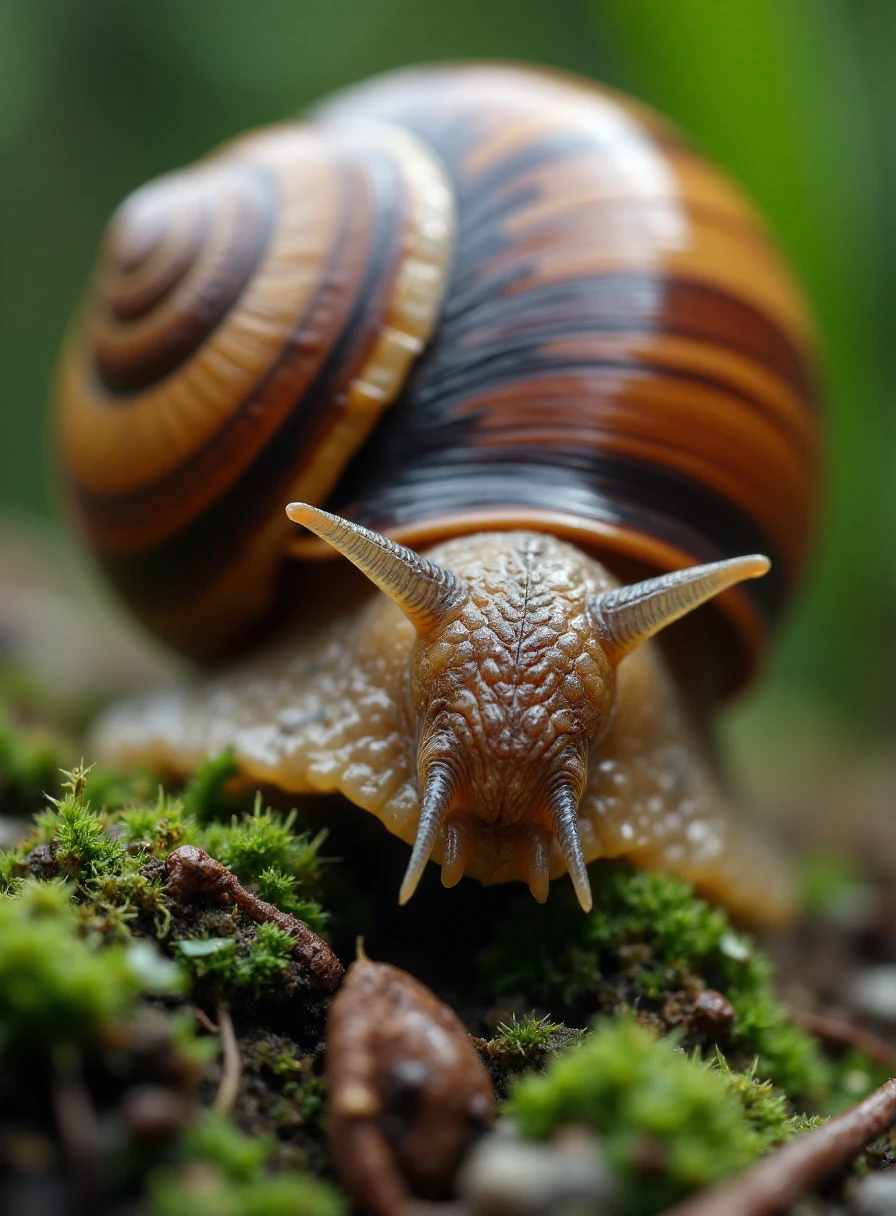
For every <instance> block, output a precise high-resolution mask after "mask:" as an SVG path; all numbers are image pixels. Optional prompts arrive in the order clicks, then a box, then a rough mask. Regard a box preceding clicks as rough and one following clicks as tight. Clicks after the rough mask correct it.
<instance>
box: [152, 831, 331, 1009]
mask: <svg viewBox="0 0 896 1216" xmlns="http://www.w3.org/2000/svg"><path fill="white" fill-rule="evenodd" d="M165 868H166V870H167V872H168V883H167V886H168V890H169V891H170V892H171V893H172V894H174V895H178V896H180V895H186V896H190V895H211V896H213V897H214V898H217V899H221V898H223V897H224V896H229V897H230V898H231V899H232V900H233V902H234V903H235V904H237V905H238V906H239V907H240V908H242V910H243V911H244V912H245V913H246V914H247V915H248V916H251V917H252V919H253V920H254V921H256V922H265V921H267V922H269V923H271V924H275V925H277V926H278V928H280V929H283V930H285V932H287V933H288V934H289V935H290V937H291V938H292V939H293V941H294V942H295V945H294V946H293V951H292V952H293V958H295V960H296V962H298V963H300V964H301V965H302V967H303V968H304V969H305V971H306V973H307V974H308V976H309V977H310V979H311V980H312V981H313V982H314V984H315V987H317V989H318V990H319V991H320V992H323V993H330V992H334V991H335V990H336V988H338V986H339V983H340V981H341V979H342V976H343V974H344V968H343V966H342V963H340V961H339V959H338V958H337V957H336V955H335V954H334V953H333V951H332V950H331V949H330V947H329V946H328V945H327V943H326V942H325V941H324V939H323V938H322V937H318V936H317V934H316V933H314V932H313V931H312V930H311V929H309V928H308V926H307V925H306V924H305V922H304V921H301V920H299V919H298V917H296V916H290V914H289V913H288V912H281V911H280V909H279V908H275V907H274V905H273V904H269V903H267V902H266V901H265V900H263V899H259V898H258V896H257V895H253V894H252V892H251V891H247V890H246V889H245V887H243V886H241V885H240V883H239V880H238V879H237V878H236V876H235V875H234V874H231V873H230V871H229V870H228V869H225V867H224V866H222V865H221V863H220V861H215V859H214V857H211V856H210V855H209V854H208V853H206V851H205V850H204V849H199V848H197V847H196V845H192V844H184V845H181V847H180V848H179V849H175V850H174V852H173V853H169V854H168V856H167V857H166V858H165Z"/></svg>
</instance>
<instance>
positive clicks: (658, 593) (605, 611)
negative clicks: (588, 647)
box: [588, 553, 771, 663]
mask: <svg viewBox="0 0 896 1216" xmlns="http://www.w3.org/2000/svg"><path fill="white" fill-rule="evenodd" d="M770 569H771V562H770V561H769V559H768V558H767V557H764V556H763V555H762V554H761V553H754V554H751V555H750V556H749V557H732V558H730V559H729V560H728V561H724V562H710V563H709V565H706V566H691V567H690V569H687V570H674V571H673V572H672V573H671V574H661V575H660V576H659V577H658V578H648V579H645V580H644V581H643V582H641V583H632V584H630V585H629V586H628V587H617V588H616V589H615V590H613V591H604V592H603V594H601V595H593V596H591V598H590V599H589V601H588V610H589V612H590V613H591V619H592V620H593V621H594V623H595V625H596V627H597V631H598V634H599V636H600V639H601V642H602V643H603V647H604V650H605V651H606V653H607V657H608V658H609V660H610V662H611V663H618V662H619V661H620V660H621V659H624V658H625V656H626V655H627V654H629V653H630V652H631V651H632V650H634V649H635V647H636V646H640V644H641V643H642V642H646V641H647V639H648V638H652V637H653V635H654V634H655V633H659V631H660V630H661V629H665V628H666V626H667V625H671V624H672V622H673V621H677V620H678V619H679V618H680V617H683V616H687V614H688V613H689V612H693V611H694V609H695V608H699V607H700V605H701V604H705V603H706V602H707V600H711V599H713V598H714V597H715V596H717V595H719V594H720V592H722V591H727V590H728V588H729V587H733V586H735V584H737V583H741V582H743V581H744V579H748V578H761V577H762V575H763V574H767V573H768V571H769V570H770Z"/></svg>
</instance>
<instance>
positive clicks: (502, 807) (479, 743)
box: [96, 532, 793, 923]
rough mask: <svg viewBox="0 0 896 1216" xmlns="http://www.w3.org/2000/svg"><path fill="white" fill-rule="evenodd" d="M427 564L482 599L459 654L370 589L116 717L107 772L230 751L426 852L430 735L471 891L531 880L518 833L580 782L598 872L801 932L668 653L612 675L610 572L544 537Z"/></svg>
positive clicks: (106, 727) (449, 551) (253, 773)
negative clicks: (606, 864) (607, 608)
mask: <svg viewBox="0 0 896 1216" xmlns="http://www.w3.org/2000/svg"><path fill="white" fill-rule="evenodd" d="M536 551H537V553H538V558H537V563H536V561H535V557H534V555H535V552H536ZM426 556H427V557H429V558H430V559H431V560H432V561H434V562H437V563H438V564H440V565H441V566H444V567H446V568H447V569H450V570H452V571H454V572H455V573H456V574H458V575H459V576H460V577H461V578H463V580H464V582H465V583H466V585H467V586H468V588H469V589H470V592H471V605H470V606H467V607H465V608H464V609H462V610H461V615H460V616H459V617H458V618H457V619H449V620H448V621H447V622H446V623H445V625H444V627H443V631H444V633H445V634H446V635H447V636H445V637H442V636H441V635H440V633H439V630H438V629H437V630H435V631H434V633H433V635H432V636H431V637H430V638H428V639H426V640H425V642H419V641H418V639H417V634H416V633H415V631H414V629H413V627H412V626H411V625H410V623H409V622H408V621H407V620H406V619H405V618H404V616H402V614H401V611H400V610H399V609H398V608H397V607H396V606H395V605H394V604H392V603H391V601H389V600H388V599H387V598H386V597H385V596H384V595H382V594H381V593H377V592H375V591H374V592H372V593H369V594H368V593H367V591H366V588H364V589H363V590H361V592H360V594H358V592H357V591H356V592H355V594H353V595H351V596H347V597H345V599H344V600H343V606H342V609H341V611H339V612H334V610H333V608H332V605H330V604H327V603H323V602H322V603H321V604H320V605H319V606H315V605H313V604H312V605H307V606H305V607H304V610H303V612H300V613H299V614H298V615H299V616H300V617H301V620H300V621H298V622H297V623H296V625H295V627H294V629H293V630H292V631H289V632H287V634H286V635H284V636H281V637H280V638H278V639H277V640H276V641H274V642H272V643H270V644H269V645H268V646H267V647H266V648H265V649H263V650H260V651H258V652H256V653H254V654H252V655H250V656H248V657H246V658H245V659H244V660H242V661H241V662H240V663H238V664H234V665H233V666H232V667H230V668H228V669H226V670H222V671H221V672H220V673H219V674H217V675H212V676H210V677H207V678H206V679H205V680H203V681H200V682H199V683H198V684H195V685H193V686H188V687H184V688H182V689H174V690H172V691H170V692H162V693H159V694H155V695H152V696H150V697H149V698H146V699H144V700H143V701H141V702H136V703H131V704H129V705H125V706H123V707H120V708H118V709H115V710H112V711H111V712H110V713H109V714H108V715H107V716H106V718H105V719H104V720H103V721H102V722H101V723H100V725H99V728H98V732H97V739H96V742H97V746H98V748H99V750H100V752H101V754H102V755H103V756H104V757H106V758H108V759H110V760H112V761H114V762H115V763H119V764H135V765H147V764H148V765H154V766H157V767H161V768H163V769H167V770H170V771H173V772H176V773H182V774H187V773H189V772H191V771H192V770H193V769H194V768H195V767H196V766H197V765H198V764H199V763H201V761H202V760H204V759H206V758H207V757H209V756H213V755H216V754H217V753H218V752H220V751H221V750H222V749H223V748H225V747H232V748H233V750H234V752H235V753H236V756H237V759H238V760H239V762H240V764H241V765H242V767H243V768H244V770H245V772H246V773H247V775H248V776H250V777H251V778H253V779H255V780H259V781H265V782H271V783H273V784H275V785H279V786H281V787H282V788H283V789H286V790H290V791H295V792H312V791H317V792H334V791H339V792H341V793H343V794H344V795H345V796H346V797H348V798H349V799H351V801H353V802H355V803H356V804H357V805H359V806H361V807H363V808H364V809H365V810H368V811H371V812H372V813H373V814H375V815H377V816H378V817H379V818H380V819H381V820H382V821H383V823H384V824H385V825H386V827H387V828H388V829H389V830H390V831H391V832H394V833H395V834H396V835H398V836H400V837H401V838H402V839H403V840H406V841H408V842H412V841H413V840H414V838H415V836H416V832H417V823H418V819H419V808H420V784H419V774H418V767H417V763H418V758H417V745H418V732H419V733H420V741H421V742H422V744H423V758H424V763H425V761H426V757H427V755H428V749H429V748H432V747H435V748H436V751H438V748H440V747H442V748H443V749H445V745H446V742H448V741H449V740H450V739H451V738H453V740H454V742H453V743H449V746H448V747H447V749H446V754H447V753H448V752H450V754H451V757H452V763H453V764H454V765H455V766H456V768H457V770H458V773H459V777H460V783H459V788H458V792H457V798H458V801H457V810H458V811H459V813H460V817H461V819H462V821H463V822H464V823H465V824H472V825H473V828H474V831H473V836H472V841H471V847H470V849H469V856H468V857H466V858H465V872H466V874H468V875H470V876H472V877H474V878H477V879H479V880H480V881H482V882H485V883H493V882H506V881H510V880H513V879H520V878H522V879H524V880H525V879H527V875H526V873H525V872H524V870H523V866H522V858H521V856H520V850H519V837H520V834H521V833H524V832H525V831H528V830H533V825H534V829H535V830H537V829H538V825H539V824H540V823H541V822H542V821H543V816H544V809H543V793H544V789H545V786H546V784H549V783H550V781H551V780H552V779H556V777H557V774H558V772H569V773H570V774H571V775H572V776H573V778H574V779H575V780H580V781H581V783H582V786H583V792H582V796H581V801H580V804H579V835H580V837H581V842H582V849H583V852H584V855H585V859H586V860H587V861H592V860H594V859H596V858H599V857H617V856H627V857H629V858H630V859H631V860H632V861H634V862H635V863H636V864H638V865H643V866H646V867H648V868H653V869H658V870H665V871H669V872H671V873H674V874H678V875H680V876H681V877H683V878H686V879H688V880H689V881H691V882H693V883H694V884H695V886H696V887H697V888H698V889H699V890H700V891H702V892H704V893H705V894H707V895H708V896H709V897H710V898H713V899H715V900H717V901H719V902H721V903H724V904H726V905H727V906H728V907H729V908H731V910H732V911H734V912H735V913H736V914H737V915H739V916H741V917H742V918H744V919H746V920H749V921H752V922H755V923H776V922H778V921H780V920H782V919H785V918H786V917H787V916H788V915H789V914H790V913H791V911H792V907H793V896H792V890H791V886H790V881H789V877H788V875H787V873H786V871H785V869H784V867H783V865H782V863H781V862H780V860H779V859H778V858H777V856H776V854H775V853H774V851H773V850H771V849H767V848H765V847H763V845H762V843H761V842H760V841H759V840H757V839H755V838H754V836H753V835H752V833H751V832H749V831H747V830H745V829H744V828H743V827H742V826H741V825H740V824H739V823H738V820H737V817H736V815H735V814H734V813H733V812H732V809H731V807H730V805H729V802H728V799H727V797H726V795H725V794H724V792H723V791H722V789H721V788H720V786H719V784H718V780H717V778H716V776H715V774H714V772H713V769H712V766H711V764H710V763H709V761H708V759H707V757H706V755H705V752H704V749H703V746H702V743H701V740H700V739H699V737H698V735H697V732H696V731H695V729H694V727H693V725H692V724H691V722H690V720H689V717H688V714H687V712H686V710H685V708H684V702H683V699H682V697H681V695H680V693H679V691H678V689H677V688H676V686H675V684H674V682H673V680H672V678H671V676H670V674H669V672H668V669H667V668H666V665H665V663H664V661H663V659H662V656H661V653H660V651H659V650H658V648H657V646H656V644H655V643H653V642H647V643H645V644H644V645H642V646H640V647H639V648H638V649H637V650H635V651H634V652H633V653H632V654H630V655H629V656H628V657H626V658H625V659H623V660H622V662H621V663H620V665H619V667H618V668H617V669H616V670H615V671H613V670H612V669H610V667H609V665H608V664H607V663H606V659H605V658H604V657H603V655H602V652H601V651H600V648H599V646H598V645H597V642H596V640H595V638H594V635H593V633H592V632H591V627H590V623H589V619H588V616H587V612H586V610H585V600H586V597H587V596H589V595H593V594H598V593H600V592H602V591H604V590H606V589H608V588H610V587H613V586H615V585H616V584H615V581H614V580H613V578H612V577H611V576H610V575H609V573H608V572H607V570H606V569H605V568H604V567H603V566H602V565H600V563H598V562H597V561H595V560H594V559H592V558H590V557H587V556H586V555H585V554H583V553H582V552H580V551H579V550H578V549H576V548H575V547H574V546H572V545H569V544H566V543H563V542H561V541H558V540H555V539H554V538H552V537H550V536H538V535H536V534H533V533H528V532H507V533H482V534H479V535H476V536H467V537H461V538H458V539H457V540H454V541H450V542H448V543H446V544H443V545H438V546H436V547H435V548H433V549H431V550H429V551H428V552H427V554H426ZM322 582H323V580H322ZM354 586H355V587H356V588H359V587H362V586H363V584H362V583H361V582H358V583H356V584H354ZM526 588H528V591H527V590H526ZM482 618H485V620H484V622H483V619H482ZM427 681H429V683H428V684H427ZM614 685H615V687H614ZM427 688H429V692H428V693H427ZM446 724H447V726H448V727H449V728H450V729H445V730H443V728H444V727H445V725H446ZM589 736H590V737H589ZM452 747H454V749H455V750H452ZM577 766H578V767H577ZM443 841H444V838H441V839H440V841H439V842H437V844H436V847H435V850H434V852H433V859H434V860H436V861H441V860H442V853H443ZM549 865H550V873H551V876H552V877H556V876H557V875H559V874H561V873H563V872H564V870H565V868H566V865H565V861H564V859H563V856H562V854H561V852H560V850H559V848H558V846H557V845H556V842H552V843H551V852H550V857H549ZM597 881H598V882H599V878H598V879H597Z"/></svg>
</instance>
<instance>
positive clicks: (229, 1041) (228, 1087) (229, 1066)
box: [212, 1001, 243, 1115]
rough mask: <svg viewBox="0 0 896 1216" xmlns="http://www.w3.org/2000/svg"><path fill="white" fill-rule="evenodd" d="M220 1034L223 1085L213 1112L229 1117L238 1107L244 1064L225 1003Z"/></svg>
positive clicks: (219, 1029) (222, 1006)
mask: <svg viewBox="0 0 896 1216" xmlns="http://www.w3.org/2000/svg"><path fill="white" fill-rule="evenodd" d="M217 1014H218V1033H219V1034H220V1036H221V1056H222V1066H221V1084H220V1085H219V1086H218V1092H217V1093H216V1094H215V1100H214V1102H213V1103H212V1110H215V1111H217V1112H218V1113H219V1114H221V1115H229V1114H230V1112H231V1111H232V1110H233V1108H234V1106H236V1100H237V1098H238V1097H239V1093H240V1080H241V1078H242V1075H243V1062H242V1059H241V1058H240V1046H239V1043H238V1042H237V1039H236V1032H235V1030H234V1029H233V1019H232V1018H231V1016H230V1010H229V1009H228V1008H227V1004H226V1002H224V1001H221V1003H220V1004H219V1005H218V1008H217Z"/></svg>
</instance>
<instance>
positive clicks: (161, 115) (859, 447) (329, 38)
mask: <svg viewBox="0 0 896 1216" xmlns="http://www.w3.org/2000/svg"><path fill="white" fill-rule="evenodd" d="M458 56H465V57H501V58H512V59H523V60H534V61H540V62H543V63H548V64H554V65H557V66H560V67H564V68H569V69H572V70H575V71H578V72H581V73H583V74H585V75H587V76H590V77H593V78H595V79H600V80H604V81H607V82H609V83H612V84H613V85H616V86H617V87H620V88H622V89H625V90H627V91H629V92H631V93H634V94H636V95H637V96H639V97H641V98H643V99H644V100H646V101H648V102H650V103H652V104H654V105H656V106H657V107H659V108H660V109H662V110H664V111H665V112H666V113H667V114H669V115H670V116H672V117H673V118H675V119H676V120H678V121H679V122H680V123H681V124H682V125H683V126H684V127H685V128H686V129H687V130H688V131H689V132H690V133H691V135H692V136H693V137H694V138H695V139H696V140H697V142H698V143H699V144H701V145H702V146H703V147H704V149H705V150H706V151H707V152H708V153H710V154H711V155H712V156H713V157H715V158H716V159H717V160H718V161H720V162H721V163H722V164H724V165H725V166H727V167H728V169H729V170H730V171H731V172H732V173H733V174H734V176H735V177H737V178H738V179H739V180H740V181H741V183H742V184H743V185H744V186H745V187H746V188H747V189H748V191H749V192H750V193H751V194H752V195H753V196H754V198H755V199H756V200H757V201H758V203H759V204H760V206H761V208H762V209H763V210H764V212H765V214H766V216H767V218H768V220H769V221H770V223H771V225H772V227H773V229H774V230H775V231H776V233H777V235H778V238H779V240H780V242H781V244H782V245H783V246H784V247H785V249H786V250H787V251H788V252H789V255H790V257H791V259H792V261H793V263H794V264H795V267H796V269H797V271H798V273H799V275H800V276H801V278H802V280H803V282H804V284H805V286H806V289H807V291H808V294H809V297H810V299H811V302H812V304H813V306H814V310H815V313H816V316H817V319H818V323H819V328H820V331H821V334H822V349H823V352H824V357H825V359H826V361H827V368H826V386H827V410H828V417H829V435H830V439H829V469H828V484H827V491H826V505H825V510H824V517H823V519H822V521H821V526H820V542H819V546H818V549H817V553H816V556H815V559H814V564H813V566H812V569H811V571H810V577H809V579H808V580H807V584H806V587H805V589H804V594H803V598H802V599H801V601H800V602H799V603H798V604H797V605H795V607H794V612H793V614H792V618H791V620H790V622H789V623H788V625H787V626H786V627H785V629H784V631H783V634H784V636H783V638H782V644H781V646H780V647H779V649H778V650H777V652H776V655H775V657H774V659H773V662H772V664H771V667H772V670H771V673H770V679H769V680H768V681H766V682H765V683H764V685H763V686H762V691H761V692H760V693H759V694H758V695H757V696H755V697H754V699H753V702H752V707H750V706H748V707H747V709H746V710H742V711H740V718H739V723H740V725H739V726H738V729H739V730H741V731H743V732H746V734H747V735H748V734H749V732H750V731H751V730H754V729H758V730H759V731H760V732H761V733H765V734H766V735H768V734H770V733H772V734H774V735H775V737H776V738H777V739H779V755H778V762H779V764H783V765H784V766H785V767H786V765H787V755H788V749H789V748H792V747H794V746H795V745H794V744H793V732H794V731H796V732H797V733H798V732H799V729H800V726H801V724H804V723H805V722H815V721H816V720H818V721H821V720H823V721H825V722H827V723H831V722H833V723H835V724H837V725H836V729H837V730H842V731H843V732H845V733H847V734H849V735H850V736H855V738H857V739H858V740H859V741H860V745H861V746H863V747H869V748H870V747H874V746H879V745H881V744H883V743H884V742H885V741H886V740H887V739H888V738H892V737H893V733H894V732H893V727H894V725H896V688H894V685H896V679H894V677H896V641H894V631H893V627H892V621H893V617H894V611H893V609H894V605H896V540H894V522H896V509H894V508H896V494H894V490H893V485H894V472H896V460H894V452H896V442H894V440H896V414H894V409H893V406H892V404H891V401H892V398H893V392H894V388H896V236H894V231H896V229H894V225H893V222H892V219H891V217H892V214H893V212H894V203H896V177H894V173H896V146H894V143H893V142H892V140H890V139H889V138H888V136H890V135H891V132H890V131H889V129H888V127H887V121H886V120H887V117H888V115H889V114H890V113H892V112H893V111H894V109H896V2H894V0H852V2H849V0H453V2H452V3H450V4H434V3H430V2H429V0H252V3H249V2H248V0H151V3H144V4H139V3H122V2H121V0H0V233H2V237H0V239H2V279H0V513H2V512H4V511H6V510H8V509H9V508H16V509H25V510H28V511H31V512H36V513H43V514H46V513H48V512H50V511H51V507H50V502H51V500H52V489H51V487H50V486H49V484H48V483H49V476H48V474H47V471H46V467H47V462H46V460H45V453H44V418H45V413H46V401H47V396H48V386H49V383H50V381H51V377H52V367H53V360H54V353H55V350H56V347H57V344H58V342H59V338H60V335H61V333H62V330H63V327H64V325H65V321H66V318H67V315H68V314H69V312H70V311H71V309H72V308H73V306H74V304H75V301H76V299H77V297H78V294H79V292H80V290H81V288H82V285H83V283H84V281H85V279H86V276H87V274H88V271H89V267H90V264H91V261H92V257H93V252H94V249H95V246H96V242H97V240H98V238H99V235H100V232H101V229H102V226H103V223H104V221H105V219H106V217H107V216H108V214H109V212H110V211H111V210H112V208H113V207H114V206H115V204H116V203H117V201H118V200H119V199H120V198H121V197H122V196H123V195H124V194H125V193H126V192H127V191H129V190H131V189H132V188H133V187H135V186H136V185H138V184H139V183H141V182H143V181H144V180H146V179H147V178H149V177H152V176H153V175H155V174H157V173H160V172H162V171H164V170H167V169H169V168H172V167H173V166H176V165H178V164H180V163H182V162H185V161H189V160H191V159H193V158H195V157H197V156H199V155H201V154H202V153H204V152H206V151H207V150H208V149H209V148H210V147H212V146H213V145H214V144H215V143H217V142H219V141H221V140H223V139H225V138H227V137H228V136H230V135H232V134H233V133H235V132H237V131H240V130H242V129H244V128H246V127H250V126H253V125H256V124H260V123H266V122H270V121H272V120H276V119H278V118H281V117H283V116H285V115H288V114H290V113H292V112H294V111H295V110H297V109H298V108H300V107H301V106H303V105H304V104H305V103H307V102H310V101H311V100H313V99H314V98H316V97H318V96H320V95H321V94H323V93H325V92H327V91H328V90H330V89H333V88H335V87H337V86H340V85H343V84H346V83H348V82H350V81H353V80H356V79H358V78H360V77H363V76H365V75H368V74H370V73H373V72H378V71H381V70H384V69H387V68H391V67H394V66H397V65H401V64H405V63H409V62H414V61H419V60H429V59H440V58H450V57H458ZM782 722H784V723H785V727H786V729H785V730H784V732H783V735H781V733H780V730H779V727H780V724H781V723H782ZM788 731H789V732H790V733H788ZM781 740H783V742H782V741H781Z"/></svg>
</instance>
